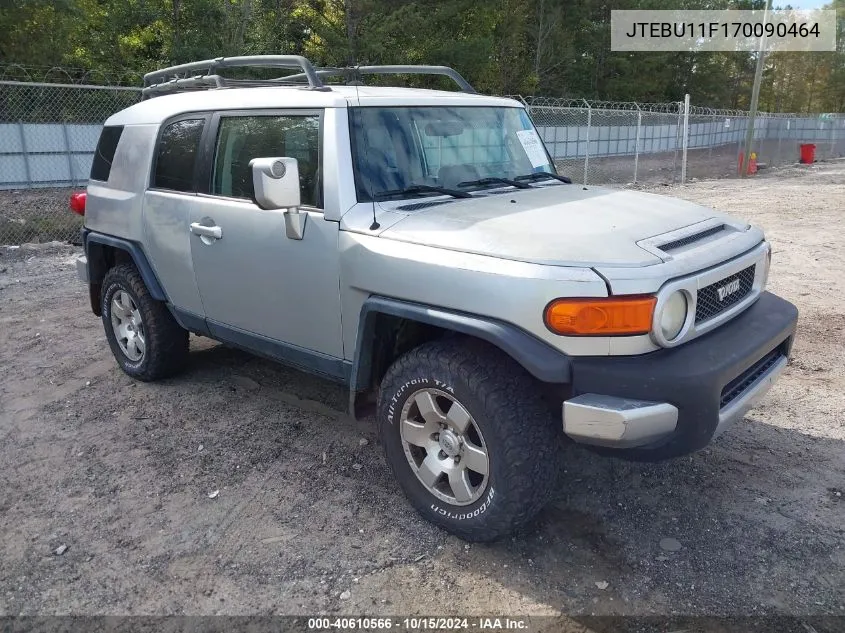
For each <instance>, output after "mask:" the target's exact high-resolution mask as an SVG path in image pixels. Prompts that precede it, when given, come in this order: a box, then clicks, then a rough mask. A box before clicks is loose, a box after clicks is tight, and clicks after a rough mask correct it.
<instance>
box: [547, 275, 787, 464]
mask: <svg viewBox="0 0 845 633" xmlns="http://www.w3.org/2000/svg"><path fill="white" fill-rule="evenodd" d="M797 320H798V310H797V309H796V308H795V306H794V305H792V304H791V303H789V302H788V301H785V300H784V299H781V298H780V297H777V296H775V295H773V294H771V293H769V292H764V293H762V294H761V295H760V298H759V299H758V300H757V301H756V302H755V303H754V305H752V306H751V307H750V308H748V309H747V310H746V311H745V312H743V313H742V314H740V315H739V316H737V317H736V318H734V319H733V320H732V321H730V322H729V323H726V324H725V325H723V326H722V327H719V328H717V329H716V330H714V331H712V332H709V333H708V334H706V335H704V336H701V337H700V338H697V339H695V340H693V341H690V342H689V343H686V344H684V345H681V346H679V347H675V348H671V349H663V350H660V351H657V352H652V353H650V354H644V355H642V356H626V357H619V356H613V357H611V356H602V357H594V356H591V357H571V359H570V360H571V363H572V393H573V396H574V397H573V398H572V399H570V400H567V401H566V402H564V404H563V425H564V432H565V433H567V435H569V436H570V437H572V438H573V439H575V440H576V441H578V442H582V443H586V444H592V445H595V446H596V447H597V450H600V451H603V452H605V451H608V452H611V453H613V454H618V455H619V456H622V457H628V458H631V459H643V460H657V459H666V458H670V457H676V456H678V455H683V454H686V453H689V452H691V451H694V450H698V449H700V448H702V447H704V446H706V445H707V444H708V443H709V442H710V441H711V440H712V439H713V438H714V437H716V436H718V435H719V434H721V433H722V432H724V430H725V429H726V428H728V427H729V426H730V425H731V424H733V423H734V422H736V421H737V420H739V419H741V418H742V417H743V416H744V415H745V413H746V412H747V411H748V410H749V409H750V408H752V407H753V406H754V405H755V404H757V402H759V401H760V399H761V398H762V397H763V395H765V393H766V392H767V391H768V389H769V388H770V387H771V385H772V384H773V383H774V381H775V380H776V379H777V377H778V376H779V375H780V373H781V372H782V371H783V369H784V368H785V367H786V363H787V358H788V355H789V352H790V348H791V346H792V338H793V335H794V333H795V325H796V322H797Z"/></svg>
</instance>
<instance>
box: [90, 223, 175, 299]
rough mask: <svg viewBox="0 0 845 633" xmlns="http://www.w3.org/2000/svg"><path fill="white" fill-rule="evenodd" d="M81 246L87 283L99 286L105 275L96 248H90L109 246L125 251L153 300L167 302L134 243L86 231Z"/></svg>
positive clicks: (143, 255)
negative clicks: (96, 245)
mask: <svg viewBox="0 0 845 633" xmlns="http://www.w3.org/2000/svg"><path fill="white" fill-rule="evenodd" d="M82 242H83V246H84V248H85V255H86V256H87V258H88V274H89V283H91V284H99V283H100V282H102V280H103V277H105V274H106V263H105V261H103V258H102V256H100V255H99V254H98V253H97V250H98V249H97V248H96V247H94V248H92V245H93V244H102V245H103V246H111V247H112V248H117V249H119V250H122V251H125V252H126V253H128V254H129V256H130V257H131V258H132V261H133V263H134V264H135V267H136V268H137V269H138V272H139V273H141V279H143V280H144V284H145V285H146V286H147V290H149V291H150V295H151V296H152V298H153V299H156V300H158V301H167V294H166V293H165V292H164V288H163V287H162V285H161V283H160V282H159V280H158V277H156V274H155V271H153V267H152V266H151V265H150V262H149V260H148V259H147V256H146V255H145V254H144V250H143V249H142V248H141V246H140V245H139V244H137V243H135V242H131V241H129V240H125V239H122V238H119V237H113V236H111V235H104V234H103V233H96V232H94V231H88V232H86V233H85V235H84V236H83V238H82Z"/></svg>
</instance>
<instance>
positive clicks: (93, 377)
mask: <svg viewBox="0 0 845 633" xmlns="http://www.w3.org/2000/svg"><path fill="white" fill-rule="evenodd" d="M659 190H660V192H661V193H663V192H665V193H667V194H672V195H677V196H680V197H683V198H687V199H690V200H694V201H696V202H700V203H705V204H709V205H712V206H715V207H717V208H719V209H723V210H726V211H729V212H733V213H734V214H736V215H739V216H742V217H746V218H748V219H750V220H752V221H754V222H756V223H758V224H760V225H762V226H763V227H764V228H765V229H766V231H767V234H768V236H769V238H770V239H771V241H772V243H773V245H774V264H773V270H772V275H771V288H772V289H773V290H774V291H775V292H777V293H779V294H781V295H783V296H784V297H786V298H788V299H789V300H791V301H793V302H795V303H796V304H797V305H798V306H799V308H800V309H801V318H800V323H799V332H798V337H797V342H796V345H795V348H794V359H793V360H792V362H791V363H790V366H789V367H788V369H787V370H786V373H785V375H784V376H783V378H782V379H781V380H780V382H779V383H778V384H777V385H776V386H775V388H774V389H773V390H772V391H771V392H770V395H769V396H768V397H767V398H766V400H765V401H764V402H763V403H762V404H761V406H760V407H759V408H757V409H755V410H754V411H752V412H751V413H750V414H749V415H748V416H747V418H746V419H745V420H744V421H743V422H741V423H739V424H738V425H736V426H735V427H734V428H733V429H731V430H730V431H729V432H728V433H726V434H725V435H723V436H722V437H721V438H719V440H717V441H716V442H715V443H714V444H713V445H712V446H711V447H709V448H707V449H705V450H703V451H701V452H699V453H697V454H695V455H692V456H689V457H685V458H682V459H678V460H675V461H672V462H668V463H663V464H651V465H646V464H631V463H626V462H622V461H617V460H613V459H608V458H602V457H597V456H594V455H592V454H591V453H588V452H586V451H583V450H581V449H578V448H577V447H572V448H569V449H568V450H567V454H566V455H565V466H564V467H563V468H562V470H561V472H560V474H559V486H558V490H559V492H558V494H557V498H556V499H555V500H554V502H553V503H552V504H551V505H550V506H549V507H548V509H547V510H545V511H544V512H543V514H542V515H541V516H540V518H539V520H538V521H537V522H536V524H535V525H534V526H533V527H532V528H531V529H529V530H528V531H526V532H525V533H522V534H519V535H517V536H515V537H513V538H512V539H509V540H507V541H505V542H500V543H497V544H493V545H484V546H482V545H472V546H470V545H466V544H465V543H463V542H461V541H459V540H458V539H456V538H454V537H450V536H447V535H446V534H444V533H443V532H441V531H440V530H438V529H437V528H435V527H433V526H431V525H429V524H428V523H425V522H424V521H422V520H421V519H420V518H418V517H417V515H416V514H415V513H414V512H413V511H412V510H411V509H410V507H409V505H408V504H407V503H406V502H405V500H404V498H403V496H402V495H401V493H400V491H399V489H398V486H397V485H396V484H395V483H394V482H393V480H392V478H391V476H390V474H389V471H388V468H387V466H386V464H385V462H384V460H383V459H382V456H381V449H380V447H379V446H378V444H377V441H376V437H375V434H374V428H373V425H372V423H371V422H370V421H366V420H365V421H361V422H353V421H351V420H350V419H348V418H347V417H346V416H345V415H344V413H343V410H344V407H345V402H346V396H345V393H344V391H343V390H342V389H341V388H339V387H337V386H335V385H332V384H330V383H327V382H324V381H321V380H319V379H316V378H312V377H308V376H305V375H302V374H299V373H297V372H295V371H292V370H288V369H286V368H284V367H282V366H279V365H275V364H272V363H269V362H266V361H264V360H260V359H257V358H254V357H251V356H248V355H246V354H244V353H241V352H238V351H233V350H231V349H227V348H225V347H223V346H220V345H217V344H215V343H213V342H211V341H209V340H207V339H203V338H194V339H192V342H191V347H192V354H191V366H190V368H189V370H188V371H187V372H186V373H185V374H184V375H182V376H180V377H178V378H175V379H171V380H167V381H164V382H161V383H156V384H144V383H138V382H133V381H132V380H131V379H129V378H128V377H127V376H125V375H124V374H123V373H121V372H120V371H119V370H118V369H117V366H116V364H115V362H114V360H113V359H112V357H111V354H110V352H109V349H108V346H107V344H106V341H105V338H104V336H103V333H102V327H101V324H100V322H99V320H98V319H97V318H96V317H94V316H93V315H92V314H91V312H90V309H89V307H88V299H87V294H86V292H85V290H84V288H83V287H82V286H81V285H80V284H79V283H78V282H77V281H76V278H75V269H74V266H73V261H74V258H75V254H76V250H75V248H74V247H71V246H64V245H60V244H46V245H40V246H38V247H23V248H19V249H13V250H8V249H5V250H4V249H0V439H2V441H0V463H2V464H4V467H3V468H2V469H0V490H2V494H0V561H2V562H0V614H3V615H10V614H11V615H16V614H174V613H175V614H277V613H282V614H314V613H360V614H369V615H376V614H412V613H417V614H420V613H422V614H435V615H440V614H442V615H452V614H479V615H481V614H490V613H505V614H512V615H515V614H535V615H540V614H548V615H556V614H566V615H567V616H568V617H574V618H577V617H579V616H585V615H590V614H608V615H609V614H625V615H661V616H668V615H672V614H685V615H704V614H710V615H760V614H791V615H799V616H802V617H810V616H814V615H816V616H819V615H843V616H845V591H844V590H843V588H845V547H843V543H845V539H843V536H845V500H843V498H842V494H843V490H845V422H843V415H842V412H843V411H845V354H843V352H845V316H843V310H842V307H841V297H842V295H843V293H845V288H843V281H842V280H843V278H845V256H843V254H844V253H845V232H843V231H842V226H843V213H845V209H843V206H845V205H843V202H845V164H843V163H841V162H840V163H837V164H826V165H822V164H819V165H816V166H813V167H809V168H801V169H799V168H793V169H785V170H777V171H775V170H767V173H765V174H761V175H760V176H759V177H757V178H755V179H750V180H747V181H739V180H726V181H707V182H697V183H693V184H691V185H687V186H683V187H659ZM215 491H219V492H218V493H217V494H216V496H214V495H212V493H213V492H215ZM212 496H214V498H210V497H212ZM58 548H62V549H58ZM64 548H66V549H64ZM56 552H63V553H61V554H60V555H59V554H57V553H56ZM837 622H842V621H841V620H840V621H837ZM807 630H809V629H807Z"/></svg>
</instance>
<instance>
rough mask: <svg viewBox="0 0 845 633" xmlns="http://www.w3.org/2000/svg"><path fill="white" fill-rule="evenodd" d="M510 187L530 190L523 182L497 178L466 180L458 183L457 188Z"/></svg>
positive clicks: (529, 186)
mask: <svg viewBox="0 0 845 633" xmlns="http://www.w3.org/2000/svg"><path fill="white" fill-rule="evenodd" d="M496 184H502V185H510V186H511V187H516V188H517V189H530V188H531V185H528V184H525V183H524V182H518V181H516V180H511V179H510V178H499V177H497V176H490V177H489V178H479V179H478V180H466V181H464V182H459V183H458V187H472V186H473V185H496Z"/></svg>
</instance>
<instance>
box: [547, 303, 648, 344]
mask: <svg viewBox="0 0 845 633" xmlns="http://www.w3.org/2000/svg"><path fill="white" fill-rule="evenodd" d="M656 303H657V297H652V296H651V295H627V296H621V297H599V298H595V297H594V298H584V299H555V300H554V301H552V302H551V303H550V304H549V305H548V306H546V311H545V313H544V315H543V316H544V320H545V322H546V327H547V328H549V329H550V330H551V331H552V332H554V333H555V334H561V335H563V336H626V335H627V336H633V335H636V334H648V333H649V332H650V331H651V323H652V316H653V315H654V305H655V304H656Z"/></svg>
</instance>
